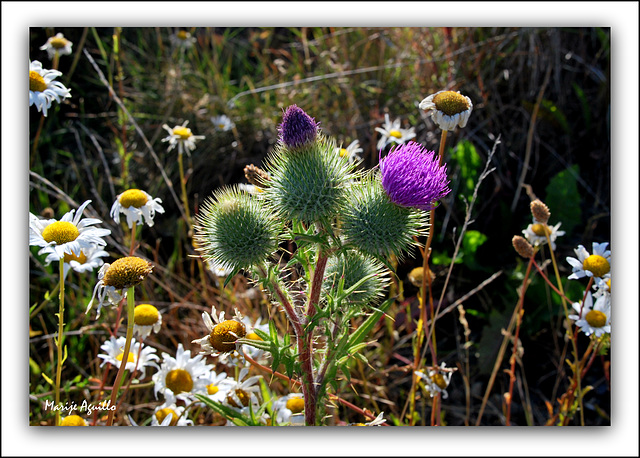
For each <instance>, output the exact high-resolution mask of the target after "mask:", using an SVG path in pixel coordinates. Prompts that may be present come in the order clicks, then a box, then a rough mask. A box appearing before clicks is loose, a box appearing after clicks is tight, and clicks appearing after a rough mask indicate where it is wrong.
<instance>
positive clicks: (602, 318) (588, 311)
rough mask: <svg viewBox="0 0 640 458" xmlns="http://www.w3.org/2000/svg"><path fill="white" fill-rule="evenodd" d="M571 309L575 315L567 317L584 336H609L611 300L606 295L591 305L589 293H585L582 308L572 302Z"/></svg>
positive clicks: (578, 303)
mask: <svg viewBox="0 0 640 458" xmlns="http://www.w3.org/2000/svg"><path fill="white" fill-rule="evenodd" d="M573 309H574V310H575V311H576V312H578V314H577V315H569V318H570V319H572V320H573V321H575V322H576V326H578V327H579V328H580V330H581V331H582V332H584V333H585V335H587V336H590V335H591V334H595V335H596V337H601V336H602V335H603V334H605V333H606V334H611V300H610V297H609V296H607V295H602V296H600V297H599V298H598V299H597V300H596V303H595V304H594V303H593V298H592V297H591V291H589V292H588V293H587V297H586V299H585V300H584V306H582V303H581V302H574V303H573Z"/></svg>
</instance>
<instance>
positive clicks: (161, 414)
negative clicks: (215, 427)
mask: <svg viewBox="0 0 640 458" xmlns="http://www.w3.org/2000/svg"><path fill="white" fill-rule="evenodd" d="M184 409H185V407H183V406H177V405H176V404H175V403H172V404H166V403H165V404H163V405H161V406H158V407H156V410H155V411H154V412H153V416H152V417H151V426H193V420H189V419H188V418H187V417H184V416H183V414H184Z"/></svg>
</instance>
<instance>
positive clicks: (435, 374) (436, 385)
mask: <svg viewBox="0 0 640 458" xmlns="http://www.w3.org/2000/svg"><path fill="white" fill-rule="evenodd" d="M452 373H453V372H452V371H451V370H450V369H449V370H448V369H447V368H446V364H445V363H444V362H443V363H442V364H440V367H439V368H435V369H434V368H431V369H429V370H428V371H427V373H426V374H425V373H424V371H421V370H419V371H415V372H414V374H415V375H417V376H418V377H420V379H422V381H423V382H424V384H425V388H426V389H427V391H428V392H429V394H430V395H431V397H434V396H435V395H436V394H438V393H442V399H447V398H448V397H449V393H447V387H448V386H449V382H450V381H451V375H452Z"/></svg>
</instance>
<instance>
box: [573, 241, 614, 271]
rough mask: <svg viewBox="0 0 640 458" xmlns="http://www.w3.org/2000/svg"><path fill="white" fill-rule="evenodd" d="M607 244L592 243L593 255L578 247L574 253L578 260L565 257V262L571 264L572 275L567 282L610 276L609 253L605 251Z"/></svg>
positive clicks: (580, 246)
mask: <svg viewBox="0 0 640 458" xmlns="http://www.w3.org/2000/svg"><path fill="white" fill-rule="evenodd" d="M607 245H609V242H604V243H596V242H593V254H589V252H588V251H587V250H586V249H585V247H583V246H582V245H578V248H576V249H575V250H574V251H575V253H576V255H577V256H578V258H577V259H576V258H572V257H567V262H568V263H569V264H571V267H572V268H573V273H572V274H571V275H569V280H575V279H578V278H582V277H585V276H586V277H605V276H607V275H608V276H611V251H610V250H607Z"/></svg>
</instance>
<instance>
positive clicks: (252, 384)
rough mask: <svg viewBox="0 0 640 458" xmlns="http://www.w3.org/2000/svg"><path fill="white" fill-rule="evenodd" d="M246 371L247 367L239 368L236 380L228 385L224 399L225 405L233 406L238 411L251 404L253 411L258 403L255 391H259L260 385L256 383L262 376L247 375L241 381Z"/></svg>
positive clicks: (247, 371)
mask: <svg viewBox="0 0 640 458" xmlns="http://www.w3.org/2000/svg"><path fill="white" fill-rule="evenodd" d="M248 373H249V369H248V368H246V367H243V368H242V369H241V370H240V374H239V375H238V380H235V381H234V382H235V383H234V384H233V385H232V386H231V387H230V389H229V391H228V393H227V397H226V398H225V400H224V404H225V405H227V406H229V407H233V408H234V409H236V410H238V411H240V412H242V409H244V408H248V407H249V406H251V408H252V409H253V411H254V412H255V411H256V410H257V409H258V407H259V405H260V401H259V400H258V395H257V394H256V393H259V392H260V386H259V385H258V384H257V383H258V380H260V379H261V378H262V376H261V375H254V376H253V377H249V378H248V379H246V380H244V381H243V379H244V378H245V377H246V376H247V374H248Z"/></svg>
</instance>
